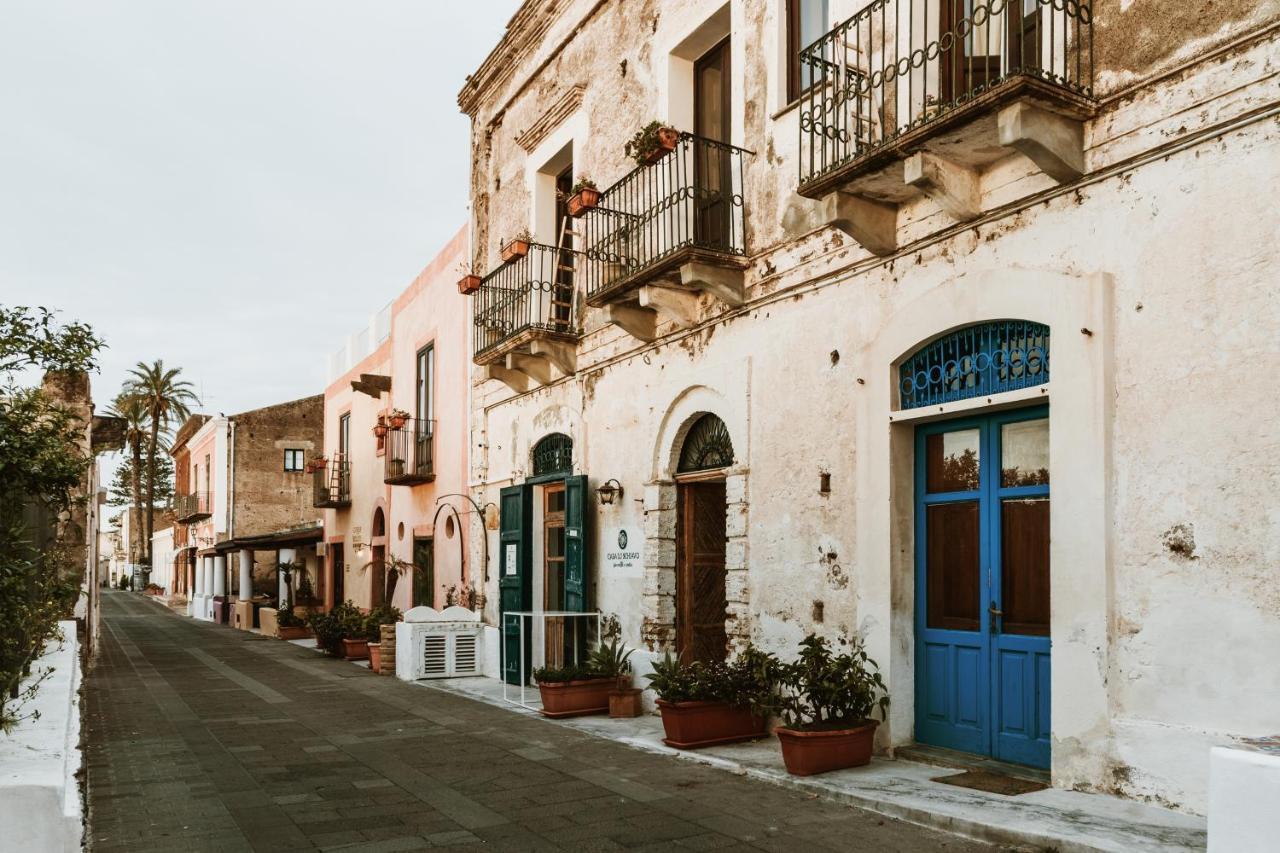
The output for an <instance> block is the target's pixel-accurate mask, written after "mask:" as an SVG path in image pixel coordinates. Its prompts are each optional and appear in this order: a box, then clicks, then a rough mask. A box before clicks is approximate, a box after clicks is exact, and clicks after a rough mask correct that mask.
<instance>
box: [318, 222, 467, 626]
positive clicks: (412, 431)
mask: <svg viewBox="0 0 1280 853" xmlns="http://www.w3.org/2000/svg"><path fill="white" fill-rule="evenodd" d="M466 239H467V235H466V231H465V230H463V231H460V232H459V233H458V234H456V235H455V236H454V237H453V239H451V240H450V241H449V243H448V244H446V245H445V246H444V247H443V248H442V249H441V250H440V253H439V254H438V255H437V256H436V257H435V258H434V259H433V260H432V261H431V262H430V263H429V264H427V266H426V267H425V268H424V269H423V270H422V272H420V273H419V274H418V275H417V277H415V279H414V280H413V282H412V283H411V284H410V285H409V286H408V287H407V288H405V290H404V291H403V292H402V293H400V294H399V295H398V296H397V297H396V298H395V299H394V300H392V302H391V303H389V304H388V305H387V306H386V307H385V308H383V309H382V310H381V311H379V312H378V313H377V314H375V315H374V316H373V317H372V318H371V321H370V323H369V325H368V326H367V327H366V328H364V329H362V330H360V331H359V332H358V333H356V334H354V335H352V336H351V338H350V339H349V340H348V341H347V342H346V344H345V345H344V346H343V347H342V349H341V350H339V351H338V352H336V353H335V354H334V355H333V357H332V359H331V362H330V370H329V376H330V382H329V385H328V387H327V388H326V389H325V394H324V424H325V430H324V432H325V443H324V449H325V454H324V460H323V465H322V466H321V467H320V469H319V470H317V471H316V472H315V473H314V474H313V476H314V477H315V506H316V507H317V508H323V511H324V515H325V543H326V548H327V556H328V563H327V565H328V567H329V575H328V578H327V580H326V582H325V603H326V604H327V605H329V606H332V605H334V604H336V603H339V602H342V601H351V602H353V603H354V604H356V605H357V606H358V607H361V608H364V609H368V608H371V607H374V606H376V605H379V604H383V603H389V604H393V605H394V606H396V607H399V608H400V609H401V610H408V609H409V608H411V607H415V606H418V605H425V606H428V607H432V606H434V607H443V606H444V604H445V601H446V600H447V599H449V598H450V597H451V595H452V596H456V595H458V593H459V590H460V588H462V587H468V586H470V585H476V584H480V585H482V584H483V575H477V574H476V572H475V570H474V569H473V568H472V566H473V565H474V563H473V562H472V561H470V560H469V559H468V552H467V543H468V542H469V541H470V538H471V533H470V528H471V525H472V524H477V525H478V523H479V522H476V521H475V520H474V519H475V514H474V513H473V512H472V509H471V506H470V504H469V503H468V501H467V495H466V493H467V472H468V465H467V458H468V453H467V429H466V424H467V415H468V412H467V399H468V390H469V381H470V367H471V365H470V360H469V357H468V354H467V313H466V307H467V306H466V303H465V302H464V301H463V300H461V299H460V298H459V297H458V294H457V291H456V289H455V284H454V277H455V276H454V271H455V268H456V267H457V266H458V265H459V264H460V263H461V262H462V260H463V259H464V258H465V256H466V245H467V243H466ZM320 511H321V510H320V509H317V512H320Z"/></svg>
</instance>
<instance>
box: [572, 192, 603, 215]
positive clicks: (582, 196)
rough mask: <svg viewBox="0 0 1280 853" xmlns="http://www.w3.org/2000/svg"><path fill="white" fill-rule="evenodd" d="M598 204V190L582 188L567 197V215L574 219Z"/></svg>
mask: <svg viewBox="0 0 1280 853" xmlns="http://www.w3.org/2000/svg"><path fill="white" fill-rule="evenodd" d="M598 204H600V190H598V189H595V188H594V187H583V188H582V189H580V190H578V191H577V192H576V193H574V194H573V195H571V196H569V201H568V202H567V205H568V207H569V215H570V216H572V217H574V218H575V219H576V218H577V217H579V216H582V214H584V213H586V212H587V211H588V210H592V209H593V208H595V207H596V206H597V205H598Z"/></svg>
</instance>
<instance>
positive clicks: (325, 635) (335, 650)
mask: <svg viewBox="0 0 1280 853" xmlns="http://www.w3.org/2000/svg"><path fill="white" fill-rule="evenodd" d="M364 618H365V617H364V614H363V613H361V612H360V608H358V607H356V606H355V604H353V603H352V602H350V601H344V602H342V603H341V604H339V605H338V606H337V607H335V608H333V609H332V610H330V611H329V612H328V613H312V614H311V615H310V616H308V617H307V622H308V623H310V625H311V630H312V632H314V633H315V635H316V645H318V646H319V647H320V648H322V649H324V650H325V651H326V652H328V653H329V654H331V655H341V654H342V640H343V638H345V637H362V636H363V630H364Z"/></svg>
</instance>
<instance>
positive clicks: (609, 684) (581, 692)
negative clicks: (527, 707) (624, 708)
mask: <svg viewBox="0 0 1280 853" xmlns="http://www.w3.org/2000/svg"><path fill="white" fill-rule="evenodd" d="M617 686H618V684H617V681H616V680H614V679H612V678H590V679H586V680H584V681H553V682H539V683H538V693H539V694H541V696H542V715H543V716H544V717H551V718H553V719H559V718H561V717H583V716H586V715H588V714H604V713H606V712H608V710H609V692H610V691H612V690H614V689H615V688H617Z"/></svg>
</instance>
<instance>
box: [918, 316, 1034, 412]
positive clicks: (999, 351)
mask: <svg viewBox="0 0 1280 853" xmlns="http://www.w3.org/2000/svg"><path fill="white" fill-rule="evenodd" d="M1048 381H1049V327H1048V326H1046V325H1044V324H1042V323H1033V322H1030V321H1029V320H996V321H992V322H989V323H978V324H977V325H973V326H966V327H965V328H963V329H957V330H956V331H954V332H949V333H947V334H945V335H943V336H942V337H940V338H938V339H937V340H934V341H931V342H930V343H928V344H925V345H924V346H923V347H921V348H920V349H918V350H916V352H914V353H913V354H912V355H911V356H909V357H908V358H907V359H906V361H904V362H903V363H902V365H901V366H900V367H899V368H898V391H899V394H900V400H901V405H902V408H904V409H914V408H917V407H919V406H929V405H936V404H939V403H950V402H953V401H955V400H967V399H969V398H970V397H979V396H982V395H984V394H999V393H1001V392H1004V391H1016V390H1018V389H1019V388H1030V387H1033V386H1036V385H1043V384H1045V383H1046V382H1048Z"/></svg>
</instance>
